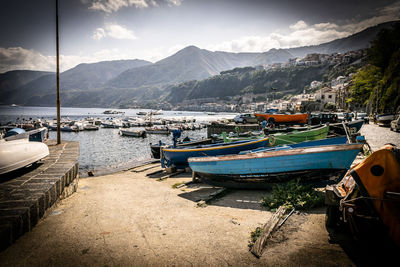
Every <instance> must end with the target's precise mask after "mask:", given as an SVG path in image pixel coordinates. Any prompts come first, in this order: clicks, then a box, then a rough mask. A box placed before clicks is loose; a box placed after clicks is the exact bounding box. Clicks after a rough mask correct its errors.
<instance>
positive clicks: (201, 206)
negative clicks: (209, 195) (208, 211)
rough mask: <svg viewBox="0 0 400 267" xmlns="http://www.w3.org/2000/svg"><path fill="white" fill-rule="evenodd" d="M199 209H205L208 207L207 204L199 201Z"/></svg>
mask: <svg viewBox="0 0 400 267" xmlns="http://www.w3.org/2000/svg"><path fill="white" fill-rule="evenodd" d="M197 207H198V208H205V207H207V203H206V202H205V201H199V202H197Z"/></svg>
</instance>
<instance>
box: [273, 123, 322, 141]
mask: <svg viewBox="0 0 400 267" xmlns="http://www.w3.org/2000/svg"><path fill="white" fill-rule="evenodd" d="M328 131H329V126H328V125H324V126H322V127H318V128H314V129H309V130H305V131H293V132H289V133H276V134H272V135H270V136H269V137H270V138H269V145H270V146H278V145H285V144H297V143H300V142H305V141H310V140H320V139H325V138H326V136H327V135H328Z"/></svg>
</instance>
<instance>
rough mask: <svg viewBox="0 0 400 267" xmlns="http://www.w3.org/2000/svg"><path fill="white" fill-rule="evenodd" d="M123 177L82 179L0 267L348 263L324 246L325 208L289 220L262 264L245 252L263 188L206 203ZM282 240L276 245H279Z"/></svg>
mask: <svg viewBox="0 0 400 267" xmlns="http://www.w3.org/2000/svg"><path fill="white" fill-rule="evenodd" d="M188 176H189V175H186V177H176V178H169V179H167V180H163V181H157V179H156V178H148V177H146V176H145V173H133V172H129V171H128V172H123V173H118V174H113V175H107V176H102V177H96V178H90V179H81V180H80V181H79V189H78V192H77V193H75V194H74V195H73V196H71V197H70V198H68V199H65V200H63V201H61V202H59V203H58V205H57V207H55V208H53V210H52V211H51V212H50V213H49V215H48V216H47V217H46V218H45V219H44V220H42V221H41V222H40V223H39V224H38V225H37V226H36V227H35V228H34V229H33V230H32V231H31V232H29V233H27V234H25V235H24V236H23V237H22V238H20V239H19V240H17V242H16V243H15V244H14V245H12V246H11V247H10V248H8V249H7V250H5V251H3V252H2V253H1V254H0V265H1V266H152V265H153V266H154V265H162V266H173V265H176V266H192V265H194V266H230V265H233V266H243V265H263V266H265V265H299V264H301V265H321V264H323V265H324V266H330V265H331V266H335V265H338V264H339V265H351V261H350V260H349V259H348V257H347V256H346V255H345V254H344V252H343V251H342V250H341V248H340V247H339V246H338V245H333V244H329V242H328V234H327V232H326V230H325V228H324V226H323V225H324V223H323V221H324V210H323V209H322V210H317V211H314V212H313V213H310V214H308V215H305V214H298V215H293V216H292V217H291V218H290V220H288V221H287V223H286V224H285V225H284V226H283V230H284V231H282V233H283V232H284V233H285V235H282V234H278V235H277V236H276V237H274V239H273V240H275V241H273V242H271V244H270V247H269V248H268V249H267V250H266V252H265V253H264V255H263V257H262V258H261V259H256V258H255V257H254V256H253V255H252V254H251V253H250V252H249V251H248V240H249V234H250V231H251V230H252V229H254V228H255V227H257V226H262V225H263V224H264V223H265V222H266V221H267V220H268V219H269V217H270V216H271V213H270V212H268V211H266V210H263V208H261V207H260V205H259V204H258V200H259V198H260V196H261V195H263V194H265V192H262V191H232V192H230V193H228V194H227V195H225V196H224V197H222V198H221V199H219V200H218V201H215V202H213V203H211V204H210V205H207V206H206V207H198V206H197V202H196V201H197V200H199V199H201V198H203V197H205V196H207V195H208V194H209V193H210V192H213V191H215V189H213V188H211V187H209V186H206V185H201V184H200V185H198V184H197V185H193V186H191V187H183V188H181V189H174V188H172V185H173V184H175V183H178V182H184V181H189V180H190V177H188ZM277 241H279V242H277Z"/></svg>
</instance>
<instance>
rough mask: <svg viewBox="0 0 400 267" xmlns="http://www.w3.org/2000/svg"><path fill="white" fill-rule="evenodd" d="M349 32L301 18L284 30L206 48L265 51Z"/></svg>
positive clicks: (327, 38)
mask: <svg viewBox="0 0 400 267" xmlns="http://www.w3.org/2000/svg"><path fill="white" fill-rule="evenodd" d="M350 34H351V33H350V32H348V31H345V30H341V29H338V26H337V25H335V24H332V23H320V24H314V25H307V24H306V23H305V22H304V21H302V20H301V21H298V22H296V23H295V24H292V25H290V26H289V29H287V30H286V31H276V32H273V33H271V34H269V35H267V36H255V35H253V36H244V37H241V38H238V39H235V40H231V41H225V42H223V43H221V44H217V45H211V46H209V47H207V49H210V50H214V51H215V50H222V51H228V52H265V51H268V50H270V49H271V48H290V47H298V46H307V45H317V44H321V43H325V42H329V41H332V40H335V39H338V38H343V37H346V36H348V35H350Z"/></svg>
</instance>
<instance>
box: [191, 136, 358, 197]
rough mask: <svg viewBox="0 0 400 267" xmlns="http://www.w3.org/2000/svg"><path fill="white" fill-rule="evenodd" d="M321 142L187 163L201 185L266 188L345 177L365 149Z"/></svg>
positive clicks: (350, 145)
mask: <svg viewBox="0 0 400 267" xmlns="http://www.w3.org/2000/svg"><path fill="white" fill-rule="evenodd" d="M327 140H328V139H327ZM320 141H322V143H323V142H324V140H320ZM312 142H315V141H312ZM318 142H319V141H316V143H314V144H313V145H310V143H309V144H304V145H303V146H301V145H300V144H299V145H298V146H297V147H295V148H293V147H291V146H281V147H274V148H269V149H267V150H264V151H258V152H257V151H255V152H250V153H246V154H239V155H225V156H215V157H191V158H189V160H188V161H189V166H190V168H191V169H192V171H193V172H194V176H195V177H199V178H200V179H201V181H202V182H205V183H208V184H211V185H215V186H223V187H229V188H240V189H244V188H247V189H249V188H251V189H263V188H270V187H271V184H272V183H280V182H287V181H289V180H291V179H297V178H300V179H301V181H315V180H321V179H328V178H329V177H331V176H332V175H336V176H339V175H342V174H344V172H345V171H346V170H348V169H349V168H350V166H351V164H352V162H353V161H354V159H355V157H356V156H357V154H358V153H359V152H360V150H361V149H362V147H363V144H333V145H332V144H331V145H316V144H318ZM338 142H339V141H338ZM306 143H307V142H306Z"/></svg>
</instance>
